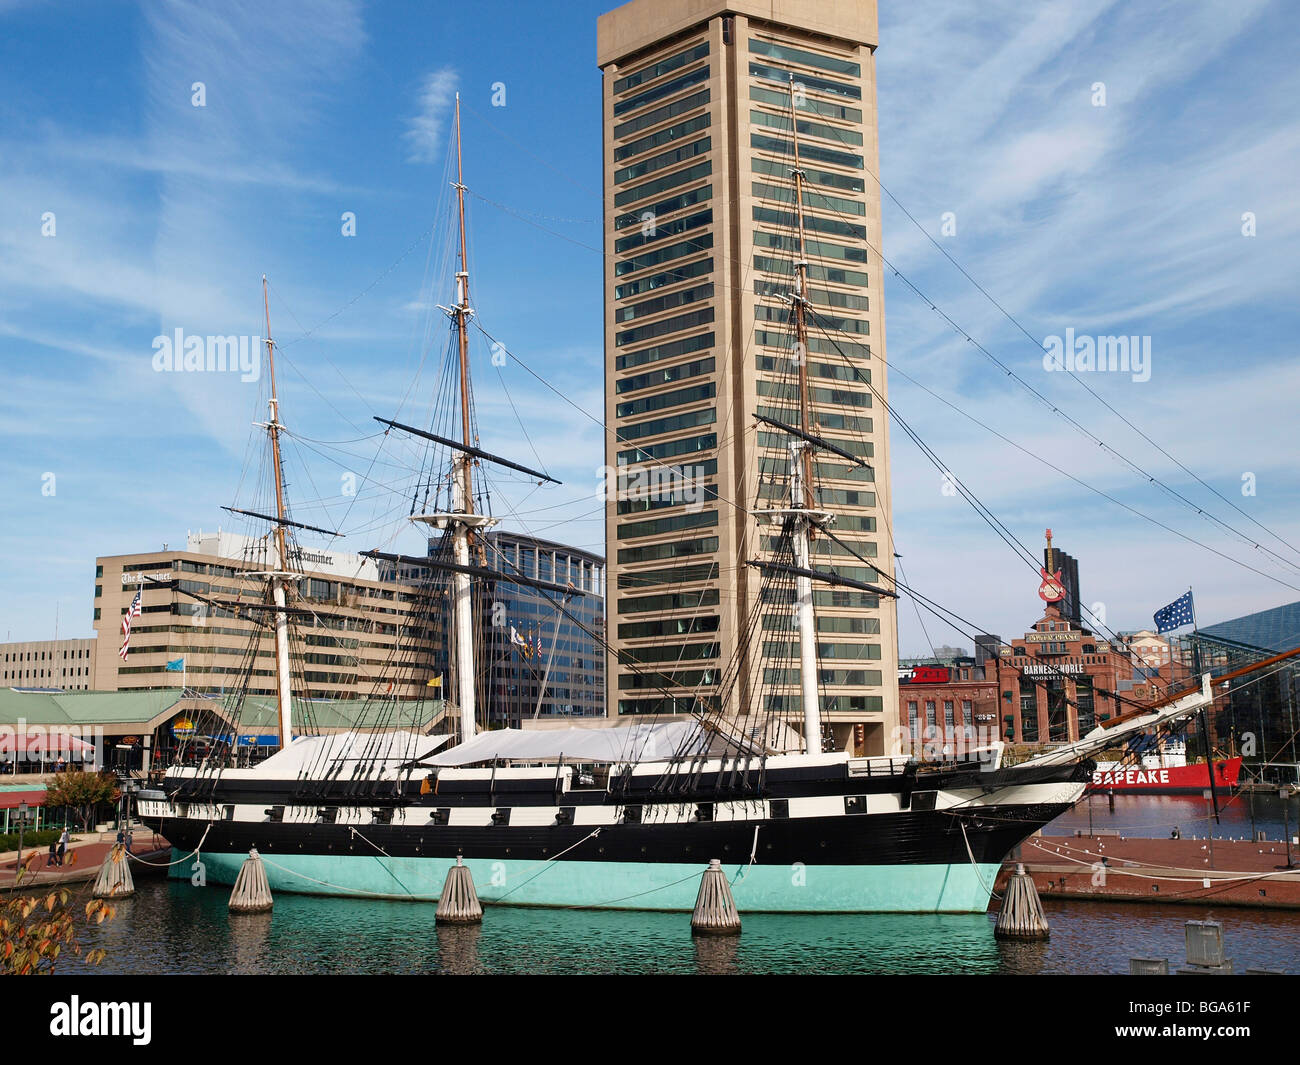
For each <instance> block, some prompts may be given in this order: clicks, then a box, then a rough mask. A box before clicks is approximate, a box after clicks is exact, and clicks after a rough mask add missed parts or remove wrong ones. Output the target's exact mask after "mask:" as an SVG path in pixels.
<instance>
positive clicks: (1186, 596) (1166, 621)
mask: <svg viewBox="0 0 1300 1065" xmlns="http://www.w3.org/2000/svg"><path fill="white" fill-rule="evenodd" d="M1195 609H1196V608H1195V607H1193V606H1192V593H1191V591H1190V589H1189V590H1188V591H1187V592H1184V593H1183V594H1182V595H1180V596H1179V597H1178V598H1177V599H1175V600H1174V601H1173V602H1172V603H1170V604H1169V605H1168V606H1162V607H1161V608H1160V609H1159V610H1157V611H1156V613H1155V618H1154V621H1155V623H1156V632H1158V633H1159V632H1169V631H1171V630H1172V629H1181V628H1182V627H1183V626H1184V625H1192V624H1194V623H1195V621H1196V612H1195Z"/></svg>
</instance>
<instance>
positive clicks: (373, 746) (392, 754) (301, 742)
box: [247, 732, 448, 780]
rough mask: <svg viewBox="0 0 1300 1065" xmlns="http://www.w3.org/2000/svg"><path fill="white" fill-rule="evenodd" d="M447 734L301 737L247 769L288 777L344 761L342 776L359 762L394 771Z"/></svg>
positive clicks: (438, 744) (431, 749)
mask: <svg viewBox="0 0 1300 1065" xmlns="http://www.w3.org/2000/svg"><path fill="white" fill-rule="evenodd" d="M447 740H448V737H447V736H422V735H420V734H419V733H418V732H337V733H334V734H332V735H328V736H299V737H298V738H297V739H296V740H294V741H293V743H291V744H290V745H289V746H288V747H286V748H284V749H282V750H280V751H277V752H276V753H275V754H273V755H271V757H270V758H268V759H267V760H266V761H265V762H262V763H261V764H260V765H258V766H256V767H254V768H253V769H251V770H248V771H247V772H250V773H254V774H256V775H258V776H270V777H275V778H277V779H280V780H283V779H289V778H296V777H298V776H301V775H302V773H303V772H308V773H313V774H319V773H321V772H323V771H324V770H325V769H327V768H328V769H333V768H334V767H336V766H338V765H339V763H340V762H341V763H342V772H343V775H345V776H346V775H348V774H349V773H350V771H351V770H352V769H353V768H354V767H355V766H357V765H365V766H374V767H376V768H378V769H381V770H394V769H396V768H397V767H398V766H399V765H402V764H403V763H405V762H413V761H416V760H417V759H420V758H424V757H425V756H427V755H430V754H432V753H433V752H434V751H436V750H438V748H439V747H442V746H443V745H444V744H445V743H446V742H447Z"/></svg>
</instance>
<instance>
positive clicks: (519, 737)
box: [424, 721, 708, 766]
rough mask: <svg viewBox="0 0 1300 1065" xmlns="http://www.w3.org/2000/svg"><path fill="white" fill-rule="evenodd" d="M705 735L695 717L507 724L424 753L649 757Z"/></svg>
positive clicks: (447, 760) (677, 750) (459, 758)
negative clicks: (606, 723) (619, 724)
mask: <svg viewBox="0 0 1300 1065" xmlns="http://www.w3.org/2000/svg"><path fill="white" fill-rule="evenodd" d="M707 742H708V739H707V736H706V735H705V733H704V732H703V730H702V729H701V728H700V725H699V722H697V721H668V722H664V723H662V724H657V725H633V726H631V727H629V728H566V729H545V730H541V729H538V730H529V729H517V728H506V729H498V730H497V731H495V732H481V733H479V734H478V735H477V736H475V737H474V738H473V739H472V740H469V741H468V742H467V743H462V744H460V746H458V747H453V748H452V749H451V750H449V751H445V752H443V753H442V754H439V755H436V756H435V757H433V758H426V759H425V760H424V761H425V763H426V764H428V765H449V766H450V765H472V764H473V763H475V762H487V761H492V760H494V759H497V758H509V759H513V760H515V761H520V762H544V761H555V760H557V759H559V758H563V759H564V760H565V761H566V762H654V761H660V760H663V759H667V758H672V757H673V756H675V755H680V754H683V753H686V754H690V753H694V752H696V751H699V750H702V749H703V748H704V747H705V745H706V744H707Z"/></svg>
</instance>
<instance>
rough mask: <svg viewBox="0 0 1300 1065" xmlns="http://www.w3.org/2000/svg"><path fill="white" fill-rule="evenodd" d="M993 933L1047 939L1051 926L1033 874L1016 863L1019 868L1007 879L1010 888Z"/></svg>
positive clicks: (1015, 937) (1017, 937) (1014, 937)
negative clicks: (1035, 885) (1044, 911)
mask: <svg viewBox="0 0 1300 1065" xmlns="http://www.w3.org/2000/svg"><path fill="white" fill-rule="evenodd" d="M993 934H994V935H995V936H997V937H998V938H999V939H1047V938H1048V936H1049V935H1050V929H1049V928H1048V924H1047V915H1046V914H1044V913H1043V903H1042V901H1041V900H1040V899H1039V897H1038V889H1037V888H1036V887H1034V878H1033V877H1032V876H1030V875H1029V874H1028V873H1026V872H1025V867H1024V866H1023V865H1022V864H1020V863H1019V862H1017V863H1016V871H1015V872H1014V873H1012V874H1011V876H1010V877H1009V878H1008V879H1007V892H1006V894H1005V895H1004V896H1003V897H1002V909H1001V911H999V913H998V922H997V924H996V925H995V926H994V928H993Z"/></svg>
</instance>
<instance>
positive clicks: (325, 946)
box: [64, 795, 1300, 975]
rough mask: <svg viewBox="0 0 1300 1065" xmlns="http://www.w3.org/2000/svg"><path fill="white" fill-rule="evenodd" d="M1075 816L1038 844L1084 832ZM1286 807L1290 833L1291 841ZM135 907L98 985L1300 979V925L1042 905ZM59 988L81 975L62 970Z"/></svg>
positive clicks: (1232, 827)
mask: <svg viewBox="0 0 1300 1065" xmlns="http://www.w3.org/2000/svg"><path fill="white" fill-rule="evenodd" d="M1254 802H1255V819H1254V823H1255V825H1256V827H1257V828H1259V829H1262V830H1265V831H1267V832H1268V833H1269V836H1270V837H1271V838H1274V839H1278V838H1281V834H1282V826H1283V820H1284V818H1283V808H1282V802H1281V800H1279V799H1278V798H1277V797H1276V796H1273V795H1256V796H1255V800H1254ZM1088 807H1089V802H1088V801H1087V800H1085V801H1084V802H1082V803H1080V804H1079V806H1077V807H1076V808H1075V809H1074V810H1072V811H1070V812H1069V813H1068V814H1066V815H1065V816H1064V817H1062V818H1060V819H1058V821H1056V822H1055V823H1054V824H1052V825H1051V826H1049V828H1048V829H1047V830H1046V832H1047V834H1071V833H1073V832H1074V831H1075V830H1076V829H1080V830H1083V831H1085V832H1086V831H1087V830H1088V817H1089V811H1088ZM1091 807H1092V823H1093V828H1094V829H1095V830H1097V831H1119V832H1122V833H1123V834H1125V835H1129V836H1166V837H1167V836H1168V835H1169V833H1170V831H1171V830H1172V829H1173V828H1174V827H1177V828H1179V830H1180V832H1181V833H1182V835H1183V836H1184V837H1188V838H1190V837H1193V836H1202V837H1203V836H1204V835H1206V833H1207V832H1208V831H1210V830H1211V825H1210V823H1209V821H1208V819H1207V812H1206V804H1205V802H1204V801H1203V800H1201V799H1200V798H1198V797H1195V796H1170V797H1161V796H1142V797H1138V796H1129V797H1117V798H1116V800H1115V809H1114V810H1113V811H1112V810H1111V809H1110V806H1109V803H1108V802H1107V799H1106V796H1104V795H1099V796H1095V797H1094V798H1093V799H1092V800H1091ZM1296 813H1297V810H1296V803H1294V802H1293V803H1292V804H1291V809H1290V824H1291V830H1292V832H1293V833H1295V832H1296V831H1297V828H1296ZM1212 830H1213V832H1214V835H1215V836H1216V837H1218V838H1244V837H1248V836H1249V833H1250V830H1251V817H1250V808H1249V798H1248V796H1245V795H1242V796H1240V797H1239V798H1237V799H1236V800H1234V801H1233V802H1232V803H1231V804H1229V805H1228V806H1227V807H1226V809H1225V810H1224V811H1223V813H1222V815H1221V824H1218V825H1214V826H1213V827H1212ZM137 887H138V889H139V890H138V893H137V895H136V897H135V898H133V899H131V900H128V901H125V902H121V903H119V904H118V914H117V916H116V918H115V919H114V920H112V921H109V922H105V923H104V924H103V925H100V926H97V927H94V928H93V929H91V930H90V931H89V932H88V933H87V935H86V936H85V939H84V943H85V945H86V946H87V947H90V948H93V947H102V948H103V949H104V950H105V951H106V952H107V955H106V957H105V960H104V962H103V963H102V964H101V965H100V966H99V967H98V968H97V969H95V970H91V971H95V972H99V973H103V974H132V973H175V974H188V973H193V974H223V973H231V974H241V973H273V974H276V973H278V974H325V973H396V974H420V973H536V974H568V973H597V974H607V975H614V974H627V973H682V974H689V973H753V974H759V973H846V974H847V973H883V974H899V975H902V974H925V973H937V974H945V973H987V974H995V973H1005V974H1021V975H1033V974H1050V973H1093V974H1107V973H1112V974H1116V973H1125V972H1127V971H1128V962H1129V959H1130V958H1131V957H1164V958H1168V959H1169V961H1170V967H1171V970H1172V969H1176V968H1177V967H1178V966H1179V965H1180V964H1182V962H1183V958H1184V954H1183V950H1184V940H1183V926H1184V923H1185V922H1186V921H1189V920H1206V919H1214V920H1218V921H1221V922H1222V923H1223V925H1224V935H1225V940H1226V944H1227V955H1228V956H1229V957H1230V958H1232V959H1233V962H1234V965H1235V968H1236V971H1237V972H1238V973H1240V972H1243V971H1244V970H1245V969H1246V968H1267V969H1285V970H1287V971H1288V972H1296V971H1297V970H1300V958H1298V957H1297V954H1298V952H1297V948H1296V944H1297V942H1300V911H1286V910H1255V909H1242V908H1234V907H1225V906H1212V905H1206V906H1199V905H1180V906H1170V905H1157V904H1150V903H1142V904H1137V903H1119V904H1116V903H1109V902H1107V903H1097V902H1065V901H1053V900H1048V901H1046V902H1045V903H1044V906H1045V909H1046V911H1047V916H1048V919H1049V921H1050V922H1051V928H1052V935H1051V939H1050V940H1048V941H1047V942H1045V943H1008V942H999V941H998V940H996V939H995V938H994V936H993V920H994V917H993V915H992V914H969V915H919V916H918V915H901V914H900V915H892V914H885V915H844V916H791V915H777V914H742V919H743V932H742V934H741V935H740V936H739V937H737V938H732V939H692V937H691V934H690V916H689V914H664V913H644V912H635V911H586V910H544V909H531V908H516V907H491V908H489V909H488V910H487V912H486V915H485V918H484V922H483V924H482V926H481V927H459V928H448V927H438V926H436V925H435V923H434V909H435V907H434V905H433V904H424V903H405V902H392V901H374V900H348V899H325V898H315V897H311V896H305V895H288V894H281V895H279V896H277V897H276V899H275V908H274V910H273V912H271V913H269V914H262V915H257V916H246V917H232V916H231V915H230V914H229V913H228V912H227V909H226V903H227V899H228V897H229V893H230V892H229V888H227V887H220V886H210V887H202V888H200V887H193V886H191V885H190V884H189V883H187V882H185V881H175V880H172V881H165V880H157V879H141V880H139V881H138V882H137ZM64 971H66V972H80V971H85V970H83V967H82V966H81V964H80V962H77V961H72V962H69V964H68V965H67V966H66V967H65V969H64Z"/></svg>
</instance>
